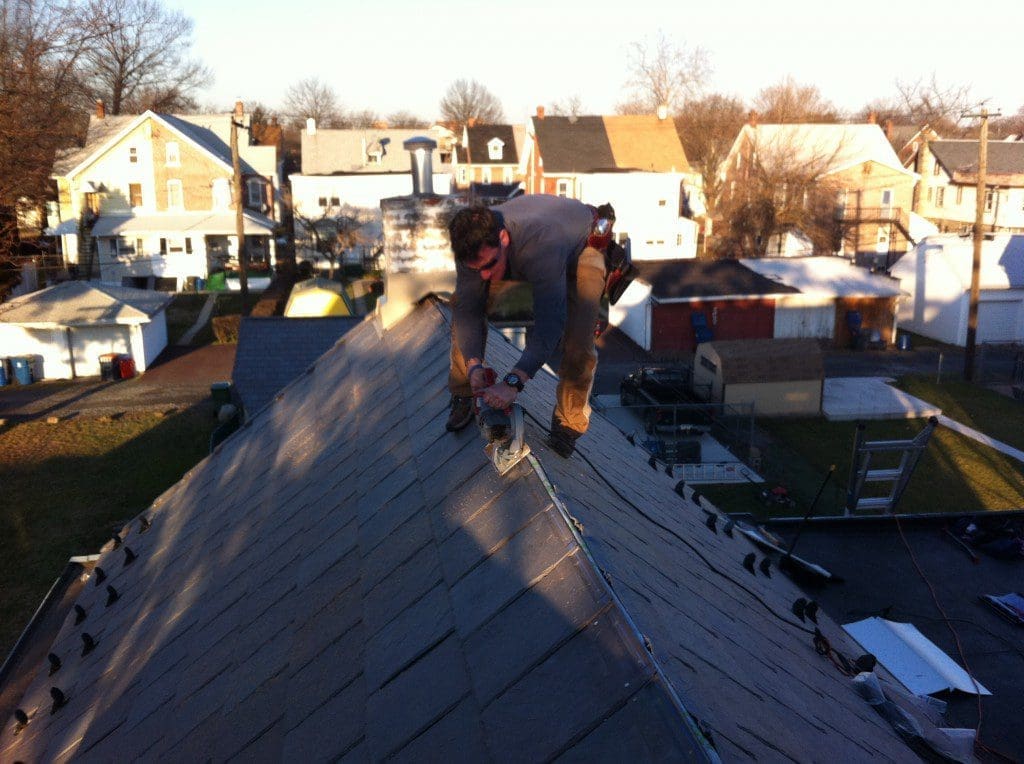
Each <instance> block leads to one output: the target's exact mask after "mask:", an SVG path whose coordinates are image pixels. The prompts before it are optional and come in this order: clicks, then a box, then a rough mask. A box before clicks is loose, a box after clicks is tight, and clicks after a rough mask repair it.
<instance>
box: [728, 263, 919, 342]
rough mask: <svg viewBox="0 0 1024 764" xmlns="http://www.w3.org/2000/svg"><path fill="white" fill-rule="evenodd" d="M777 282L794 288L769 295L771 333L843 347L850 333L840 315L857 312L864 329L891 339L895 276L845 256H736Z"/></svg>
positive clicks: (897, 296)
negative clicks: (771, 297)
mask: <svg viewBox="0 0 1024 764" xmlns="http://www.w3.org/2000/svg"><path fill="white" fill-rule="evenodd" d="M740 262H741V263H743V265H744V266H746V267H747V268H750V269H751V270H752V271H755V272H756V273H759V274H761V275H762V276H764V277H765V278H768V279H770V280H772V281H774V282H775V283H777V284H782V285H785V286H790V287H793V288H794V289H797V290H799V291H798V293H797V294H784V295H779V296H778V297H776V299H775V327H774V333H773V336H774V337H775V338H777V339H778V338H782V337H815V338H819V339H829V340H832V342H833V344H834V345H835V346H836V347H847V346H848V345H849V344H850V342H851V340H852V338H851V337H850V329H849V327H848V325H847V322H846V314H847V313H848V312H849V311H851V310H855V311H857V312H858V313H860V314H861V317H862V324H863V327H864V328H865V329H877V330H878V331H879V333H880V334H881V336H882V337H883V338H884V339H885V341H886V342H888V343H894V342H895V341H896V311H897V304H898V302H899V299H900V296H901V295H902V294H903V292H902V291H901V289H900V283H899V281H897V280H895V279H893V278H891V277H889V276H886V275H885V274H881V273H872V272H871V271H869V270H868V269H867V268H862V267H860V266H858V265H855V264H854V263H852V262H851V261H850V260H848V259H846V258H845V257H834V256H830V255H824V256H819V257H761V258H751V259H744V260H740Z"/></svg>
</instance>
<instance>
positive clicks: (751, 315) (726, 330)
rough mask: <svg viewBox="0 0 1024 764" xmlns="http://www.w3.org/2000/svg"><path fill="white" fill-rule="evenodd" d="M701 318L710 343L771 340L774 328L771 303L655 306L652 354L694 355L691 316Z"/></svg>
mask: <svg viewBox="0 0 1024 764" xmlns="http://www.w3.org/2000/svg"><path fill="white" fill-rule="evenodd" d="M694 313H698V314H703V316H704V321H705V323H706V324H707V327H708V329H710V330H711V337H712V339H716V340H753V339H770V338H771V337H772V332H773V327H774V326H775V301H774V300H708V301H705V302H685V303H670V304H668V305H664V304H662V305H655V306H654V308H653V310H652V311H651V324H652V326H651V350H652V352H673V351H686V352H693V350H694V348H696V346H697V343H696V336H695V333H694V329H693V314H694Z"/></svg>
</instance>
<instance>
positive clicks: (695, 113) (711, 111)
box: [675, 93, 747, 217]
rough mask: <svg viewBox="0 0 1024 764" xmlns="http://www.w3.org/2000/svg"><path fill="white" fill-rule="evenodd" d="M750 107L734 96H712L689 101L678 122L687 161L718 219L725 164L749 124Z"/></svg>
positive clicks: (709, 211) (709, 208)
mask: <svg viewBox="0 0 1024 764" xmlns="http://www.w3.org/2000/svg"><path fill="white" fill-rule="evenodd" d="M746 112H747V109H746V106H744V104H743V102H742V101H741V100H739V99H738V98H735V97H733V96H727V95H722V94H720V93H712V94H711V95H707V96H704V97H703V98H699V99H696V100H693V101H689V102H687V103H686V105H685V106H684V107H683V109H682V110H681V111H680V112H679V115H678V116H677V117H676V118H675V123H676V131H677V132H678V133H679V140H680V141H681V142H682V144H683V150H684V151H685V152H686V158H687V159H688V160H689V162H690V165H691V166H692V167H693V168H694V169H695V170H697V171H698V172H699V173H700V175H701V178H702V180H703V187H704V197H705V205H706V207H707V214H708V216H709V217H714V213H715V202H716V201H717V199H718V197H719V195H720V193H721V190H722V175H721V167H722V162H723V161H724V160H725V158H726V157H727V156H728V155H729V150H730V149H731V148H732V145H733V143H734V142H735V140H736V135H737V134H738V133H739V131H740V128H742V127H743V123H744V121H745V120H746Z"/></svg>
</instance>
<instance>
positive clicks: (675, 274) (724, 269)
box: [633, 260, 800, 300]
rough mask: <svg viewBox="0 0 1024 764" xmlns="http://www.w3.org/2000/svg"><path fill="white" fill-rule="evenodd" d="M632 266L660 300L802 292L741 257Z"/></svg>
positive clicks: (646, 262)
mask: <svg viewBox="0 0 1024 764" xmlns="http://www.w3.org/2000/svg"><path fill="white" fill-rule="evenodd" d="M633 265H635V266H636V267H637V270H638V278H639V279H640V280H642V281H644V282H645V283H647V284H650V285H651V288H652V290H653V294H654V297H655V299H658V300H672V299H695V298H699V297H727V296H731V297H736V296H743V297H748V296H749V297H763V296H765V295H773V294H796V293H798V292H799V291H800V290H799V289H796V288H795V287H791V286H786V285H785V284H779V283H778V282H775V281H772V280H771V279H769V278H765V277H764V276H762V275H761V274H759V273H755V272H754V271H752V270H751V269H750V268H747V267H746V266H744V265H743V264H742V263H741V262H740V261H738V260H637V261H635V262H634V263H633Z"/></svg>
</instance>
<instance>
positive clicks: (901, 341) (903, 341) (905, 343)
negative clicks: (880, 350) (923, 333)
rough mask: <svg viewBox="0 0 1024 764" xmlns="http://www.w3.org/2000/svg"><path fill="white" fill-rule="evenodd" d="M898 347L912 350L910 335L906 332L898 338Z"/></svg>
mask: <svg viewBox="0 0 1024 764" xmlns="http://www.w3.org/2000/svg"><path fill="white" fill-rule="evenodd" d="M896 347H898V348H899V349H900V350H910V335H909V334H907V333H906V332H904V333H903V334H901V335H900V336H899V338H898V339H897V340H896Z"/></svg>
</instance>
